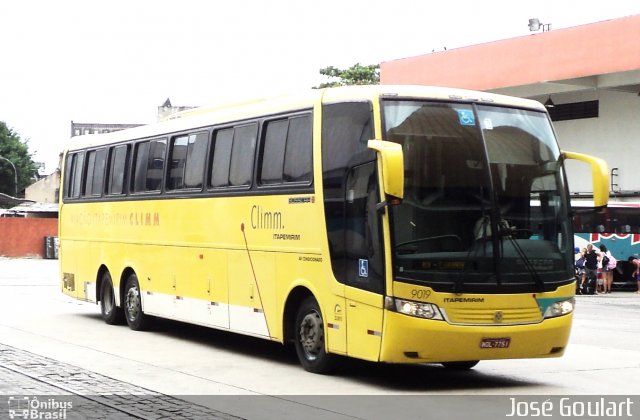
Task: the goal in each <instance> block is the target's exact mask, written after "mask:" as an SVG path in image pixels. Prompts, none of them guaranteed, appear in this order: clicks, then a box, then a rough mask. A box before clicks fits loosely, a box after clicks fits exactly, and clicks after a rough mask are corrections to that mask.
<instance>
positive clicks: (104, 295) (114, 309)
mask: <svg viewBox="0 0 640 420" xmlns="http://www.w3.org/2000/svg"><path fill="white" fill-rule="evenodd" d="M100 312H101V314H102V319H103V320H104V322H106V323H107V324H109V325H116V324H122V321H124V313H123V312H122V308H120V307H118V306H116V298H115V295H114V293H113V282H112V281H111V274H109V272H108V271H105V272H104V274H103V275H102V281H101V285H100Z"/></svg>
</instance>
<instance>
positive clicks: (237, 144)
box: [229, 124, 258, 186]
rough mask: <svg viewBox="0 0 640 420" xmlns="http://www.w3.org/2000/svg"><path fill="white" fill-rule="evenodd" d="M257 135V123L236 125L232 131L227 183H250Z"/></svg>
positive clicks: (237, 184) (234, 184)
mask: <svg viewBox="0 0 640 420" xmlns="http://www.w3.org/2000/svg"><path fill="white" fill-rule="evenodd" d="M257 135H258V124H251V125H245V126H242V127H236V128H235V130H234V133H233V148H232V150H231V167H230V168H229V185H232V186H240V185H250V184H251V174H252V169H253V157H254V151H255V148H256V139H257Z"/></svg>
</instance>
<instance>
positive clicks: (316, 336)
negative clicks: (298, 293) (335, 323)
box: [294, 297, 335, 373]
mask: <svg viewBox="0 0 640 420" xmlns="http://www.w3.org/2000/svg"><path fill="white" fill-rule="evenodd" d="M295 322H296V323H295V325H294V330H295V332H294V334H295V347H296V354H297V355H298V359H299V360H300V364H301V365H302V367H303V368H304V369H305V370H306V371H308V372H312V373H328V372H330V371H331V370H332V369H333V368H334V367H335V356H333V355H330V354H328V353H327V352H326V349H325V337H324V322H323V320H322V312H320V306H319V305H318V302H316V300H315V299H314V298H313V297H308V298H307V299H305V300H304V301H303V302H302V304H301V305H300V307H299V308H298V313H297V315H296V321H295Z"/></svg>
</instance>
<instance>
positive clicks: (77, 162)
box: [69, 152, 84, 198]
mask: <svg viewBox="0 0 640 420" xmlns="http://www.w3.org/2000/svg"><path fill="white" fill-rule="evenodd" d="M73 157H74V159H73V168H72V170H73V178H72V180H71V192H70V195H69V197H71V198H78V197H80V190H81V187H82V170H83V169H84V153H82V152H80V153H77V154H75V155H74V156H73Z"/></svg>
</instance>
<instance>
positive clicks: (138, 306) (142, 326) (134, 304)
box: [122, 274, 150, 331]
mask: <svg viewBox="0 0 640 420" xmlns="http://www.w3.org/2000/svg"><path fill="white" fill-rule="evenodd" d="M122 306H123V308H124V317H125V319H126V321H127V324H128V325H129V328H131V329H132V330H134V331H143V330H146V329H147V328H148V327H149V323H150V320H149V317H148V316H147V315H145V314H144V312H142V297H141V295H140V285H139V284H138V276H136V275H135V274H131V275H130V276H129V278H127V283H126V284H125V287H124V295H123V296H122Z"/></svg>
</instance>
